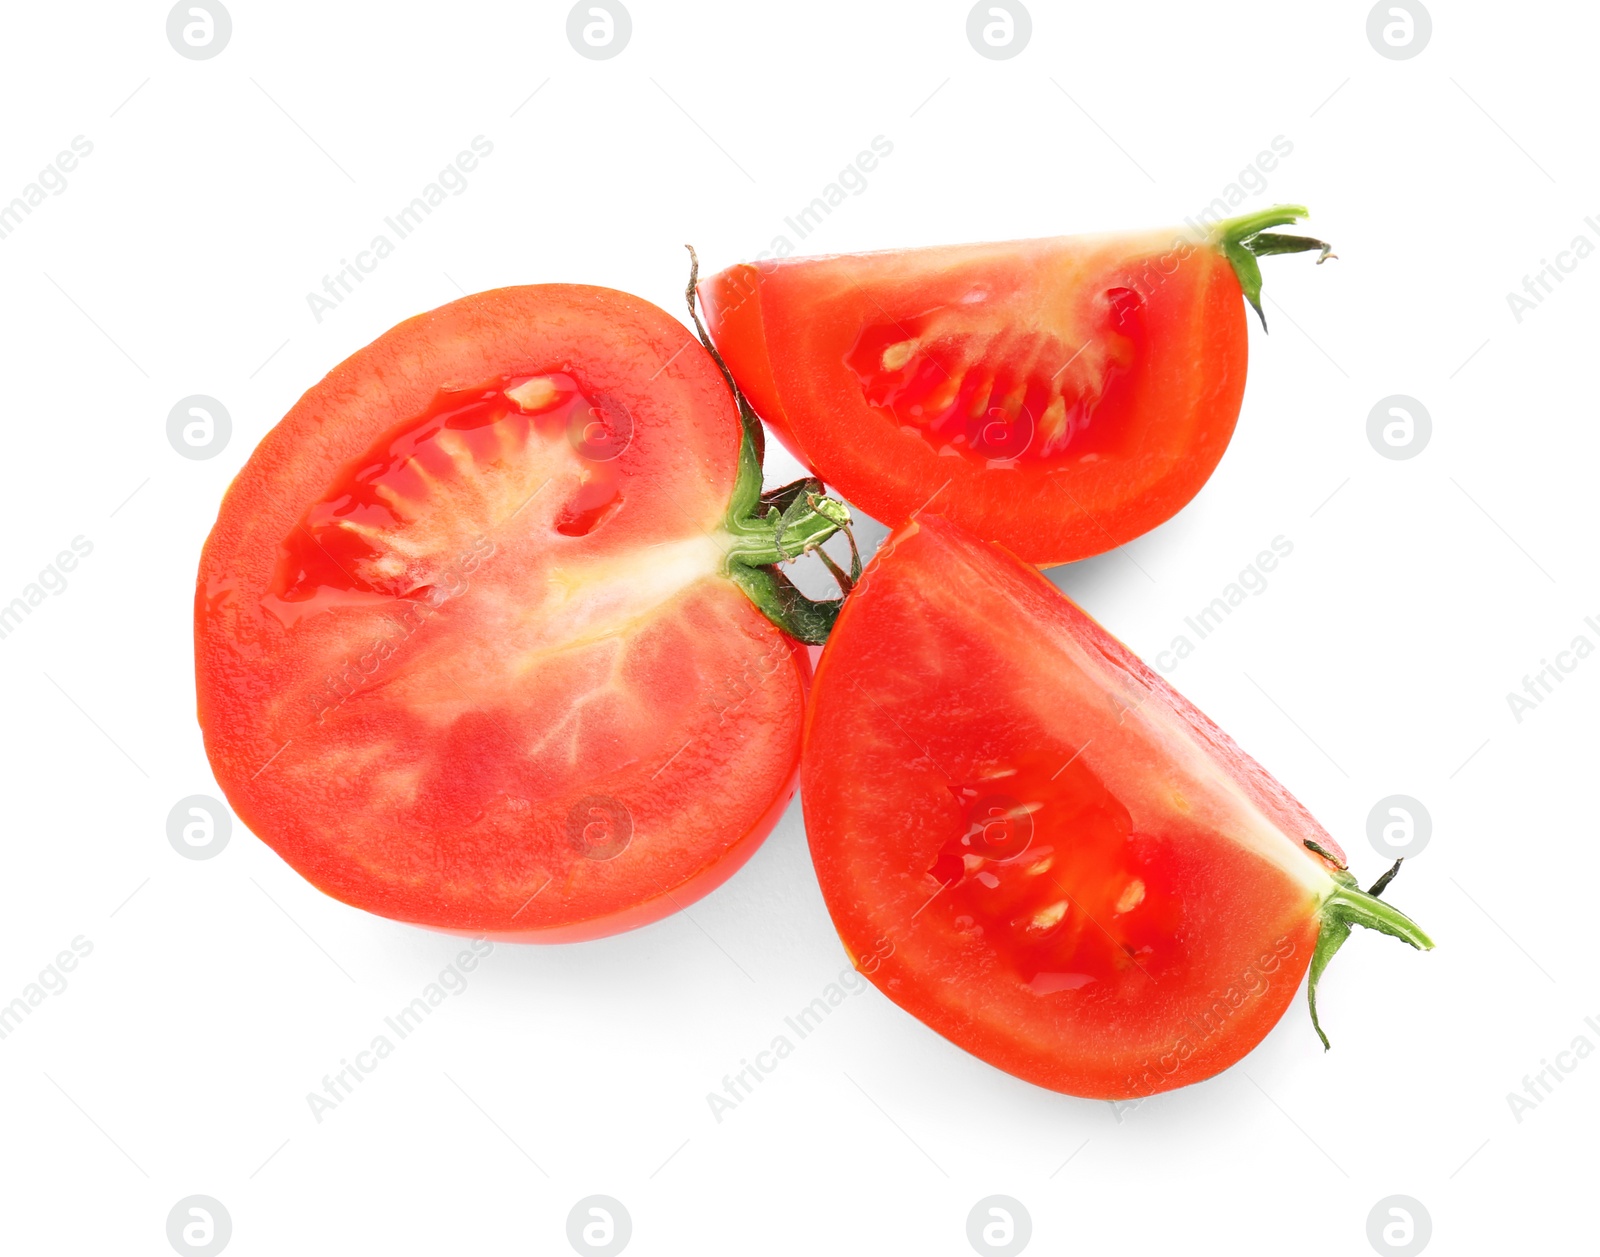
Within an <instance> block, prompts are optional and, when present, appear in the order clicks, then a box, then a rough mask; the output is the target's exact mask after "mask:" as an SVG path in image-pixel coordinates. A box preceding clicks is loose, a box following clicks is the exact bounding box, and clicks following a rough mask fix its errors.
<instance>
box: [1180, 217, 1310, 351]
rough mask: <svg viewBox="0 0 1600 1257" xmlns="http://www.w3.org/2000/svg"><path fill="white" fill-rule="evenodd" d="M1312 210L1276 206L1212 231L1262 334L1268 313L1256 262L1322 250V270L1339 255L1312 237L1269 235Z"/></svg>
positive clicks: (1233, 220)
mask: <svg viewBox="0 0 1600 1257" xmlns="http://www.w3.org/2000/svg"><path fill="white" fill-rule="evenodd" d="M1308 213H1310V211H1309V210H1307V209H1306V207H1305V206H1304V205H1274V206H1273V207H1272V208H1270V209H1264V210H1257V211H1255V212H1254V213H1252V214H1241V215H1240V216H1239V217H1238V218H1228V219H1224V220H1223V221H1222V222H1220V223H1218V224H1217V225H1216V226H1215V227H1213V228H1212V229H1211V243H1212V244H1213V245H1215V246H1216V247H1217V248H1218V249H1220V250H1221V252H1222V255H1223V257H1225V258H1227V259H1228V262H1229V263H1230V264H1231V265H1232V267H1233V273H1234V275H1236V276H1237V277H1238V280H1239V287H1240V288H1241V289H1243V290H1244V297H1245V300H1246V301H1248V302H1249V303H1250V306H1251V308H1252V309H1254V310H1255V312H1256V316H1257V317H1258V318H1259V319H1260V320H1261V329H1262V331H1265V330H1266V327H1267V315H1266V311H1264V310H1263V309H1262V308H1261V267H1260V266H1259V265H1258V264H1257V262H1256V259H1257V258H1261V257H1269V256H1271V255H1273V254H1277V253H1306V252H1309V251H1310V250H1312V249H1318V250H1321V256H1320V257H1318V258H1317V265H1318V266H1321V265H1322V263H1324V262H1326V261H1327V260H1328V259H1329V258H1331V257H1336V256H1337V255H1336V254H1335V253H1334V251H1333V247H1332V246H1331V245H1329V244H1327V243H1325V242H1324V241H1321V240H1316V239H1313V238H1312V237H1311V236H1288V235H1284V234H1283V233H1281V232H1276V231H1268V230H1267V228H1269V227H1282V226H1285V225H1286V224H1289V223H1294V222H1298V221H1299V220H1300V219H1302V218H1304V217H1305V216H1306V215H1307V214H1308Z"/></svg>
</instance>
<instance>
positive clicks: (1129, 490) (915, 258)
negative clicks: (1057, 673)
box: [700, 231, 1248, 565]
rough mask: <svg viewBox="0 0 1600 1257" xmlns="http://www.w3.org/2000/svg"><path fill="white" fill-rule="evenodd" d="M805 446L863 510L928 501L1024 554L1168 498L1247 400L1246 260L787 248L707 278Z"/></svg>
mask: <svg viewBox="0 0 1600 1257" xmlns="http://www.w3.org/2000/svg"><path fill="white" fill-rule="evenodd" d="M700 293H701V297H702V300H703V302H704V306H705V310H706V318H707V323H708V325H709V327H710V329H711V333H712V335H713V337H714V338H715V340H716V344H717V347H718V349H719V350H720V351H721V353H722V355H723V357H724V358H725V359H726V360H727V363H728V366H729V368H730V369H731V370H732V372H733V374H734V377H735V379H736V380H737V381H738V382H739V385H740V387H741V389H743V391H744V392H745V394H746V396H748V397H749V399H750V402H751V404H752V405H753V406H754V407H755V409H756V411H757V412H758V413H759V414H760V415H761V416H762V418H764V419H765V420H767V422H768V423H770V424H771V425H772V427H773V429H774V430H775V431H776V432H777V433H778V435H779V436H780V438H782V440H783V441H784V442H785V444H787V445H788V446H789V447H790V449H791V450H792V451H793V452H794V453H795V455H796V456H797V457H798V458H799V459H800V460H801V461H802V462H804V463H806V464H807V465H808V466H809V467H810V468H811V469H812V470H813V471H814V472H816V474H817V475H818V476H820V477H821V478H822V479H823V480H825V481H827V482H828V483H829V484H830V485H832V486H834V487H835V488H836V489H837V490H838V491H839V492H840V493H841V494H842V495H843V496H844V497H846V498H848V499H849V500H850V501H851V502H853V503H855V504H856V505H858V506H859V507H861V508H862V509H863V510H864V511H866V512H867V513H868V514H870V515H873V516H875V517H877V518H878V519H880V520H883V521H885V522H887V523H890V524H897V523H899V522H901V521H902V520H904V519H906V518H907V517H909V516H910V515H911V514H912V513H913V512H915V511H917V510H921V509H931V510H935V511H938V512H939V513H941V514H943V515H945V516H947V517H948V518H950V519H951V520H953V521H954V522H956V523H958V524H961V525H962V526H963V527H965V528H967V529H968V530H969V531H971V532H973V533H975V534H976V535H977V536H979V537H980V538H982V539H985V540H993V541H999V542H1001V543H1002V544H1004V545H1005V546H1007V547H1008V548H1009V549H1011V550H1012V551H1013V552H1014V553H1016V554H1018V555H1019V556H1021V557H1022V558H1024V559H1026V560H1027V561H1029V562H1031V563H1037V564H1043V565H1048V564H1052V563H1064V562H1068V561H1070V560H1073V559H1080V558H1083V557H1085V556H1087V555H1092V554H1098V553H1100V552H1102V551H1105V550H1109V549H1111V548H1113V547H1115V546H1118V545H1120V544H1122V543H1123V542H1125V541H1128V540H1131V539H1132V538H1133V537H1136V536H1139V535H1140V534H1141V533H1144V532H1146V531H1148V530H1149V529H1151V528H1153V527H1155V526H1156V525H1157V524H1160V523H1162V522H1163V521H1165V520H1166V519H1168V518H1170V517H1171V516H1172V515H1173V514H1175V513H1176V512H1177V511H1178V510H1179V509H1180V508H1181V507H1183V506H1184V505H1185V504H1186V503H1187V502H1188V501H1189V500H1190V499H1191V498H1192V497H1193V496H1194V495H1195V494H1196V493H1197V492H1198V491H1199V489H1200V487H1201V486H1202V485H1203V484H1204V483H1205V482H1206V480H1207V479H1208V478H1209V477H1210V475H1211V473H1212V471H1213V470H1214V469H1215V468H1216V465H1217V462H1218V460H1219V459H1220V458H1221V457H1222V453H1223V451H1224V450H1225V449H1226V448H1227V445H1228V441H1229V439H1230V437H1231V436H1232V434H1233V428H1234V424H1235V422H1236V420H1237V419H1238V415H1239V407H1240V404H1241V401H1242V399H1243V396H1244V381H1245V367H1246V358H1247V346H1248V340H1247V333H1246V325H1245V305H1244V302H1243V300H1242V299H1241V296H1242V293H1241V289H1240V286H1239V282H1238V280H1237V278H1236V277H1235V275H1234V271H1233V268H1232V266H1231V264H1230V263H1229V262H1228V261H1227V259H1226V258H1225V257H1224V256H1223V255H1222V253H1221V252H1219V251H1218V250H1217V249H1215V248H1213V247H1211V246H1210V244H1209V243H1207V242H1206V241H1204V240H1197V239H1187V238H1185V237H1184V236H1183V235H1182V233H1175V232H1171V231H1167V232H1151V233H1144V234H1138V235H1116V236H1082V237H1061V238H1056V239H1046V240H1024V241H1013V242H1010V243H1006V244H986V245H966V246H960V247H953V248H933V249H911V250H901V251H895V252H884V253H868V254H859V255H853V256H835V257H821V258H792V259H783V260H780V261H776V262H764V263H762V264H760V265H759V266H754V265H740V266H735V267H731V268H729V269H728V270H725V271H723V272H721V273H720V274H718V275H715V276H713V277H712V278H710V279H708V280H706V281H705V282H704V283H703V284H701V286H700Z"/></svg>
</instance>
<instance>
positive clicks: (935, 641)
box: [801, 515, 1343, 1099]
mask: <svg viewBox="0 0 1600 1257" xmlns="http://www.w3.org/2000/svg"><path fill="white" fill-rule="evenodd" d="M1041 764H1042V765H1043V766H1042V767H1040V765H1041ZM1057 765H1059V768H1058V767H1057ZM968 783H977V787H978V788H977V790H976V791H975V790H971V789H968V788H967V787H968ZM988 789H1003V790H1005V791H1008V792H1009V793H1010V795H1011V796H1012V802H1013V804H1015V803H1017V802H1021V803H1022V807H1021V808H1016V807H1013V808H1012V810H1011V811H1010V813H1009V814H1010V815H1013V816H1016V815H1021V814H1026V815H1027V816H1028V821H1027V827H1026V828H1027V842H1026V844H1025V845H1024V847H1023V850H1022V853H1021V854H1020V855H1015V854H1009V853H1004V852H1002V853H1001V854H1000V855H999V856H996V857H994V858H983V857H982V855H981V853H982V851H983V846H982V843H983V842H984V841H989V834H988V832H987V831H986V830H985V831H978V830H974V829H973V828H971V827H970V824H969V821H970V818H966V819H964V817H963V812H962V804H961V796H962V795H963V794H966V795H971V794H973V793H981V792H983V791H984V790H988ZM801 798H802V800H803V803H804V807H805V818H806V829H807V834H808V836H809V840H810V844H811V851H812V857H813V861H814V863H815V865H816V869H817V875H818V879H819V882H820V884H821V887H822V891H823V895H824V898H825V900H826V902H827V904H828V909H829V912H830V914H831V915H832V917H833V921H834V924H835V926H836V927H837V929H838V931H839V934H840V937H841V939H842V940H843V942H844V945H845V947H846V949H847V951H848V952H849V953H850V955H851V956H852V957H853V958H856V962H857V965H858V967H859V968H860V969H861V970H862V972H863V973H865V974H866V975H867V976H868V978H869V979H870V980H871V981H872V982H873V983H874V984H875V985H876V986H877V987H878V988H879V989H880V990H881V991H883V992H884V994H886V995H888V996H889V998H890V999H892V1000H893V1001H894V1002H895V1003H897V1004H899V1005H900V1006H901V1007H902V1008H904V1009H906V1011H908V1012H910V1013H911V1014H912V1015H913V1016H915V1017H917V1018H918V1019H919V1020H921V1021H922V1022H923V1023H924V1024H926V1025H928V1026H929V1027H931V1028H932V1029H934V1030H936V1031H937V1032H938V1033H940V1034H941V1035H943V1036H945V1037H946V1038H948V1039H950V1040H951V1041H952V1042H954V1043H956V1044H957V1045H958V1046H960V1047H963V1048H965V1049H966V1050H967V1051H969V1052H972V1053H973V1054H974V1055H977V1056H979V1057H981V1058H982V1059H984V1060H986V1061H988V1062H989V1063H991V1064H993V1065H995V1066H997V1067H999V1068H1001V1069H1004V1070H1006V1071H1007V1072H1009V1073H1012V1074H1014V1075H1016V1076H1018V1077H1020V1078H1024V1079H1026V1080H1028V1081H1030V1082H1033V1083H1036V1084H1038V1085H1040V1086H1043V1087H1048V1088H1050V1089H1052V1090H1056V1091H1062V1092H1066V1093H1069V1094H1072V1095H1077V1096H1085V1097H1091V1098H1098V1099H1127V1098H1131V1097H1135V1096H1143V1095H1150V1094H1153V1093H1155V1092H1158V1091H1164V1090H1168V1089H1170V1088H1172V1087H1177V1086H1182V1085H1185V1084H1188V1083H1191V1082H1196V1081H1199V1080H1201V1079H1204V1078H1206V1077H1209V1076H1211V1075H1213V1074H1215V1073H1217V1072H1219V1071H1220V1070H1222V1069H1225V1068H1227V1067H1228V1066H1229V1065H1231V1064H1233V1063H1234V1062H1235V1061H1237V1060H1238V1059H1240V1058H1241V1057H1242V1056H1243V1055H1244V1054H1245V1053H1246V1052H1248V1051H1249V1050H1250V1049H1251V1048H1253V1047H1254V1046H1255V1044H1256V1043H1258V1042H1259V1041H1260V1040H1261V1039H1262V1038H1263V1037H1264V1036H1265V1035H1266V1033H1267V1032H1268V1031H1269V1030H1270V1029H1271V1028H1272V1027H1273V1025H1274V1024H1276V1022H1277V1021H1278V1019H1279V1017H1280V1016H1281V1015H1282V1014H1283V1011H1284V1009H1285V1008H1286V1007H1287V1006H1288V1004H1289V1002H1290V1001H1291V1000H1292V999H1293V997H1294V995H1295V993H1296V991H1297V990H1298V987H1299V983H1300V980H1301V978H1302V977H1303V976H1304V974H1305V972H1306V969H1307V966H1308V965H1309V963H1310V960H1311V956H1312V951H1313V948H1314V947H1315V945H1316V942H1317V938H1318V933H1319V929H1320V927H1321V905H1322V904H1323V903H1324V902H1325V900H1326V896H1327V895H1328V894H1329V893H1330V892H1331V891H1332V889H1333V882H1332V880H1331V877H1330V874H1329V872H1328V867H1327V866H1326V865H1325V864H1324V862H1323V861H1322V860H1321V859H1319V858H1318V857H1316V856H1315V855H1313V854H1311V852H1310V851H1309V850H1307V849H1306V847H1305V846H1304V843H1305V841H1306V840H1307V839H1310V840H1312V841H1314V842H1316V843H1317V844H1318V845H1320V846H1321V847H1322V848H1323V849H1324V850H1326V851H1327V852H1328V853H1329V854H1330V856H1331V857H1333V858H1334V859H1335V860H1337V861H1339V862H1340V863H1342V861H1343V857H1342V855H1341V854H1340V852H1339V849H1338V847H1337V845H1336V844H1335V843H1334V842H1333V840H1332V839H1331V838H1330V837H1329V836H1328V835H1327V833H1326V831H1324V830H1323V829H1322V827H1321V826H1320V825H1318V824H1317V823H1316V821H1315V820H1314V819H1312V818H1311V817H1310V815H1309V814H1308V813H1306V812H1305V809H1304V808H1303V807H1301V806H1300V804H1299V803H1298V802H1297V801H1296V800H1294V798H1293V797H1292V796H1291V795H1289V794H1288V792H1287V791H1285V790H1284V789H1283V787H1282V786H1281V785H1279V784H1278V783H1277V782H1275V781H1274V780H1273V779H1272V778H1271V777H1270V776H1269V775H1268V774H1267V773H1266V772H1265V770H1263V769H1262V768H1261V767H1260V766H1259V765H1258V764H1256V763H1255V761H1254V760H1252V759H1250V758H1249V757H1248V756H1247V755H1245V754H1244V753H1243V752H1242V751H1240V750H1239V748H1238V747H1237V746H1236V745H1235V744H1234V743H1233V742H1232V741H1231V740H1230V739H1229V738H1228V737H1227V736H1226V735H1225V734H1223V733H1222V732H1221V731H1220V730H1218V729H1217V728H1216V726H1215V725H1213V724H1212V723H1211V722H1210V721H1209V720H1207V719H1206V718H1205V717H1204V716H1203V715H1201V714H1200V713H1199V712H1198V711H1196V710H1195V709H1194V708H1193V707H1192V706H1191V705H1189V704H1188V703H1187V702H1186V701H1185V700H1183V699H1182V698H1181V696H1179V695H1177V694H1176V693H1175V692H1173V691H1172V690H1171V689H1170V687H1168V686H1167V685H1166V684H1165V682H1163V681H1162V680H1161V679H1160V678H1159V677H1158V676H1156V674H1154V673H1153V672H1151V671H1150V670H1149V669H1148V668H1146V667H1145V666H1144V665H1143V664H1141V663H1140V662H1139V661H1138V660H1137V659H1136V658H1135V657H1134V656H1132V655H1131V654H1130V653H1129V652H1128V651H1127V650H1126V648H1125V647H1123V646H1122V645H1121V643H1119V642H1117V641H1116V640H1115V639H1114V638H1112V637H1111V636H1110V635H1109V634H1107V633H1106V632H1105V631H1104V630H1103V629H1102V628H1100V626H1099V625H1097V624H1095V623H1094V621H1092V620H1091V619H1089V617H1088V616H1087V615H1085V614H1084V613H1083V612H1082V611H1081V610H1079V609H1078V608H1077V607H1076V606H1074V605H1073V604H1072V603H1071V602H1070V601H1069V600H1067V599H1066V598H1065V597H1063V596H1062V595H1061V594H1060V593H1059V592H1058V591H1057V590H1056V589H1055V587H1054V586H1052V585H1051V584H1050V583H1049V582H1048V581H1047V580H1045V579H1044V578H1043V577H1042V576H1040V575H1039V574H1038V572H1037V571H1035V570H1033V569H1032V568H1030V567H1029V566H1027V565H1025V564H1023V563H1021V562H1020V561H1019V560H1017V559H1016V558H1015V557H1014V556H1011V555H1009V554H1007V553H1006V552H1004V551H1003V550H1001V549H1000V548H999V547H998V546H994V545H984V544H980V543H978V542H976V541H975V540H973V539H972V538H970V537H969V536H967V535H965V534H963V533H962V532H961V531H960V530H959V529H958V528H957V527H956V526H954V525H953V524H951V523H950V522H948V521H946V520H943V519H941V518H939V517H937V516H931V515H930V516H920V517H918V518H917V519H915V520H913V521H912V522H911V523H910V524H908V525H906V526H905V527H903V528H902V529H901V530H899V531H898V532H897V533H895V534H894V535H893V536H892V537H891V538H890V540H889V541H888V542H887V543H886V544H885V546H884V548H883V549H882V550H880V552H879V554H878V555H877V557H876V558H875V559H874V561H873V564H872V566H871V567H869V568H868V570H867V573H866V574H865V576H864V577H863V580H862V582H861V583H860V585H859V586H858V588H857V590H856V592H855V593H853V594H852V595H851V599H850V601H849V602H848V603H847V605H846V606H845V608H844V610H843V611H842V613H841V615H840V617H839V621H838V624H837V625H836V627H835V629H834V631H833V635H832V637H831V638H830V640H829V642H828V645H827V646H826V648H825V649H824V652H823V658H822V662H821V664H820V665H819V667H818V670H817V675H816V677H815V679H814V682H813V686H812V692H811V700H810V706H809V708H808V712H807V718H806V734H805V751H804V760H803V767H802V774H801ZM1118 825H1120V826H1121V828H1120V829H1118V828H1117V826H1118ZM1097 827H1098V828H1097ZM963 835H966V836H963ZM974 835H977V838H974V837H973V836H974ZM1096 835H1102V836H1096ZM975 842H976V843H977V845H974V843H975ZM952 850H954V851H956V852H957V853H958V854H962V853H964V854H962V859H963V860H964V861H965V871H963V869H962V867H961V866H955V867H954V868H953V869H948V868H946V867H945V866H944V865H942V864H941V860H943V859H947V858H948V853H949V852H951V851H952ZM941 852H944V853H946V854H945V855H943V856H942V855H941ZM974 852H978V853H980V854H978V855H974V854H973V853H974ZM1045 857H1048V858H1045ZM1074 861H1076V862H1077V865H1078V867H1079V872H1078V873H1077V874H1075V875H1069V874H1066V873H1063V872H1061V870H1063V869H1067V868H1071V867H1072V866H1073V863H1074ZM1084 868H1089V869H1090V871H1089V872H1087V873H1085V872H1083V871H1082V870H1083V869H1084ZM974 874H975V875H974ZM1063 876H1067V877H1069V880H1067V881H1061V880H1059V878H1060V877H1063ZM1130 892H1131V893H1130ZM995 904H997V905H998V907H990V906H989V905H995ZM1040 909H1044V911H1043V912H1041V911H1040ZM1053 909H1059V910H1060V912H1059V914H1057V915H1054V916H1052V910H1053ZM1141 914H1144V916H1146V917H1150V914H1154V915H1153V917H1150V919H1151V920H1153V922H1154V924H1153V925H1148V924H1147V925H1144V926H1141V924H1140V920H1141ZM1041 921H1043V922H1044V925H1043V927H1042V931H1043V932H1042V933H1040V932H1039V929H1038V928H1036V927H1039V923H1040V922H1041ZM1058 922H1059V923H1060V924H1058ZM1074 922H1076V928H1077V929H1078V931H1079V933H1078V934H1077V935H1075V936H1074V937H1075V938H1076V940H1077V941H1076V942H1073V943H1071V945H1070V946H1066V945H1064V944H1062V943H1061V942H1059V941H1058V940H1060V939H1061V938H1062V937H1064V935H1062V934H1060V933H1055V934H1052V933H1051V931H1064V930H1066V929H1067V928H1068V927H1069V926H1071V925H1072V924H1073V923H1074ZM1035 935H1037V937H1035Z"/></svg>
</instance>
